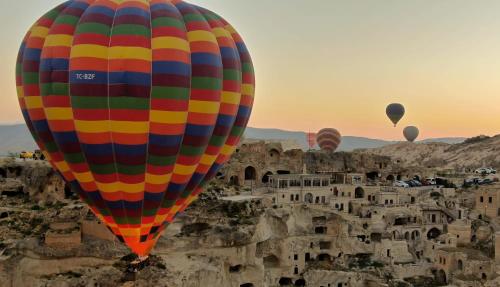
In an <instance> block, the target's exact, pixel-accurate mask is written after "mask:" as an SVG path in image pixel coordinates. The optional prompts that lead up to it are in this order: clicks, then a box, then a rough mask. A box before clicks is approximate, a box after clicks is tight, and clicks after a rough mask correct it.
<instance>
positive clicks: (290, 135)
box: [0, 124, 464, 155]
mask: <svg viewBox="0 0 500 287" xmlns="http://www.w3.org/2000/svg"><path fill="white" fill-rule="evenodd" d="M245 138H246V139H247V140H267V141H279V142H283V143H284V146H285V147H289V148H302V149H304V150H306V149H308V145H307V141H306V133H304V132H300V131H285V130H280V129H260V128H251V127H249V128H247V130H246V131H245ZM463 140H464V138H441V139H439V138H438V139H427V140H424V142H445V143H459V142H463ZM395 143H397V142H395V141H385V140H380V139H371V138H365V137H355V136H345V137H342V143H341V145H340V147H339V151H352V150H355V149H366V148H379V147H383V146H387V145H391V144H395ZM35 148H36V145H35V142H34V141H33V139H32V138H31V135H30V133H29V131H28V129H27V127H26V125H24V124H18V125H0V155H6V154H8V153H9V152H20V151H22V150H33V149H35Z"/></svg>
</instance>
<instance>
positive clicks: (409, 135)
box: [403, 126, 420, 142]
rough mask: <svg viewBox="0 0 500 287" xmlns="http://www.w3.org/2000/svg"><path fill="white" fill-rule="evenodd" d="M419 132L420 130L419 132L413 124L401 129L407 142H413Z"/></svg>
mask: <svg viewBox="0 0 500 287" xmlns="http://www.w3.org/2000/svg"><path fill="white" fill-rule="evenodd" d="M419 133H420V132H419V130H418V128H417V127H414V126H409V127H406V128H405V129H404V130H403V135H404V136H405V138H406V140H407V141H409V142H414V141H415V140H416V139H417V138H418V135H419Z"/></svg>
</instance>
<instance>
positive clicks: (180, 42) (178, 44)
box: [151, 37, 190, 52]
mask: <svg viewBox="0 0 500 287" xmlns="http://www.w3.org/2000/svg"><path fill="white" fill-rule="evenodd" d="M151 47H152V49H175V50H181V51H185V52H189V50H190V47H189V42H188V41H186V40H184V39H181V38H176V37H156V38H153V39H152V40H151Z"/></svg>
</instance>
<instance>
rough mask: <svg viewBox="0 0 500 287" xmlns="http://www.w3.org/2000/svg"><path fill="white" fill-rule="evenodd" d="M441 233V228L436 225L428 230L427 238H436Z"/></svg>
mask: <svg viewBox="0 0 500 287" xmlns="http://www.w3.org/2000/svg"><path fill="white" fill-rule="evenodd" d="M440 235H441V230H439V229H437V228H435V227H434V228H432V229H431V230H429V231H428V232H427V239H436V238H438V237H439V236H440Z"/></svg>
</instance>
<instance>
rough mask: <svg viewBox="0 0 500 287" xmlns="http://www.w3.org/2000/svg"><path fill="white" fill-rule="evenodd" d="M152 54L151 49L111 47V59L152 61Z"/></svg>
mask: <svg viewBox="0 0 500 287" xmlns="http://www.w3.org/2000/svg"><path fill="white" fill-rule="evenodd" d="M151 57H152V53H151V50H150V49H147V48H141V47H122V46H116V47H110V48H109V59H111V60H115V59H134V60H144V61H151Z"/></svg>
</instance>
